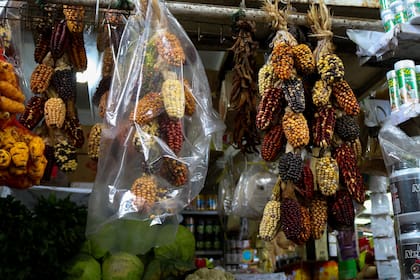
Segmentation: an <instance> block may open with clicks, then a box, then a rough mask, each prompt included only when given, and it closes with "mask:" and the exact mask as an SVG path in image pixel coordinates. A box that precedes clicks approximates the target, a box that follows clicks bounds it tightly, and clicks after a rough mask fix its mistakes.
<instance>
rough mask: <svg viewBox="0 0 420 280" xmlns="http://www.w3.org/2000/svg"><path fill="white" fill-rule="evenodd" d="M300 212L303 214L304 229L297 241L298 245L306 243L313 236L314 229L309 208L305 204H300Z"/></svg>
mask: <svg viewBox="0 0 420 280" xmlns="http://www.w3.org/2000/svg"><path fill="white" fill-rule="evenodd" d="M300 213H301V215H302V220H301V224H302V230H301V232H300V234H299V237H298V238H297V240H296V242H295V243H296V244H298V245H302V244H305V243H306V241H308V240H309V238H310V237H311V231H312V226H311V215H310V214H309V210H308V208H306V207H304V206H300Z"/></svg>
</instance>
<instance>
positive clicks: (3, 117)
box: [0, 111, 10, 121]
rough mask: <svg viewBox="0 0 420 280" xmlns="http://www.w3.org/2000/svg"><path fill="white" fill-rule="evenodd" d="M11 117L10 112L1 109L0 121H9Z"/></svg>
mask: <svg viewBox="0 0 420 280" xmlns="http://www.w3.org/2000/svg"><path fill="white" fill-rule="evenodd" d="M9 119H10V113H9V112H5V111H0V121H7V120H9Z"/></svg>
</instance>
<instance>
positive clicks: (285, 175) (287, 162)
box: [279, 152, 303, 184]
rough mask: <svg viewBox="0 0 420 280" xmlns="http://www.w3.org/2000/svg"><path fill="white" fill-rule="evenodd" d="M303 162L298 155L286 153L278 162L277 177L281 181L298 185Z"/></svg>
mask: <svg viewBox="0 0 420 280" xmlns="http://www.w3.org/2000/svg"><path fill="white" fill-rule="evenodd" d="M302 171H303V160H302V157H301V156H300V155H298V154H294V153H292V152H288V153H285V154H283V155H282V156H281V157H280V160H279V175H280V178H281V179H282V181H292V182H293V183H295V184H298V183H299V181H300V180H301V179H302Z"/></svg>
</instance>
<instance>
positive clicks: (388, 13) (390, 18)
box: [381, 9, 395, 32]
mask: <svg viewBox="0 0 420 280" xmlns="http://www.w3.org/2000/svg"><path fill="white" fill-rule="evenodd" d="M381 19H382V25H383V26H384V29H385V32H388V31H391V30H392V29H393V28H394V26H395V23H394V13H393V12H392V10H391V9H386V10H382V11H381Z"/></svg>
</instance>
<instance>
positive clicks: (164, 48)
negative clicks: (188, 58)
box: [156, 31, 185, 66]
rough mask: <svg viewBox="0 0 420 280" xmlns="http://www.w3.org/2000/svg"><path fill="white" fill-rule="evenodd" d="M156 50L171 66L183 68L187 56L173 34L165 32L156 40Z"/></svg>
mask: <svg viewBox="0 0 420 280" xmlns="http://www.w3.org/2000/svg"><path fill="white" fill-rule="evenodd" d="M156 48H157V50H158V53H159V55H160V56H161V57H162V58H163V59H164V60H165V61H166V62H167V63H168V64H170V65H174V66H182V65H183V64H184V62H185V54H184V50H183V49H182V46H181V43H180V41H179V39H178V38H177V37H176V36H175V35H174V34H172V33H169V32H167V31H166V32H163V33H162V34H159V35H158V37H157V38H156Z"/></svg>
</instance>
